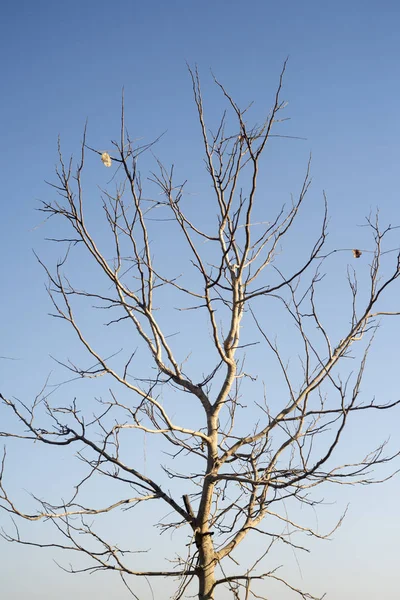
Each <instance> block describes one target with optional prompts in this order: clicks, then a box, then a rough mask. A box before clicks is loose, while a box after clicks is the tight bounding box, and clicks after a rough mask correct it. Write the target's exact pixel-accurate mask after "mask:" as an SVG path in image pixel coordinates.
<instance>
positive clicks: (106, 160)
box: [101, 152, 112, 167]
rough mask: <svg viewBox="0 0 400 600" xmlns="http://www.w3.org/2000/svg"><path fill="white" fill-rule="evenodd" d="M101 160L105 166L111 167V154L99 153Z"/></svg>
mask: <svg viewBox="0 0 400 600" xmlns="http://www.w3.org/2000/svg"><path fill="white" fill-rule="evenodd" d="M101 160H102V163H103V165H104V166H105V167H111V162H112V161H111V156H110V155H109V154H108V152H103V154H102V155H101Z"/></svg>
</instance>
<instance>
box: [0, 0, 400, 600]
mask: <svg viewBox="0 0 400 600" xmlns="http://www.w3.org/2000/svg"><path fill="white" fill-rule="evenodd" d="M399 31H400V5H399V3H398V2H397V1H395V0H390V1H389V0H382V1H380V2H377V1H371V0H363V1H361V0H354V1H353V2H345V1H344V0H338V1H337V2H335V3H333V2H331V3H323V2H318V1H317V0H310V1H305V2H302V3H300V2H297V1H295V0H289V1H288V2H285V3H281V4H280V5H278V4H277V3H275V2H271V1H270V0H250V1H249V2H247V3H244V2H239V1H238V0H231V1H229V2H228V1H227V0H225V1H223V0H218V1H216V0H213V1H211V0H204V1H203V2H201V3H199V2H196V3H195V2H192V1H191V0H175V1H174V0H171V1H170V2H162V1H161V0H148V1H147V2H138V1H135V0H132V1H128V0H116V1H115V2H113V3H109V2H105V1H104V0H100V1H96V2H94V0H81V2H77V0H71V1H70V2H68V3H58V2H50V0H42V1H40V0H39V1H38V2H30V1H28V0H22V1H19V2H17V3H15V4H13V5H11V3H7V4H6V5H5V6H4V7H3V9H2V18H1V20H0V47H1V53H2V56H3V61H2V66H1V70H0V73H1V83H2V90H3V93H2V95H1V97H0V108H1V112H0V114H1V117H0V137H1V140H2V143H1V146H0V164H1V165H2V172H3V173H4V175H5V176H4V177H3V182H2V188H1V206H2V214H1V219H0V245H1V251H2V257H3V259H2V261H1V263H0V273H1V280H2V282H3V283H2V286H1V304H0V305H1V311H0V357H6V358H0V392H1V393H3V394H4V395H5V396H7V395H10V396H13V395H14V396H18V397H19V398H20V399H21V400H23V401H25V402H29V400H31V399H32V396H34V395H35V394H36V393H37V392H38V390H39V389H40V386H41V385H42V384H43V383H44V381H45V379H46V377H47V376H48V374H49V372H50V371H53V375H52V377H53V378H54V379H53V380H52V381H55V382H57V381H59V380H60V378H62V377H63V374H62V371H61V370H60V369H59V367H57V366H55V365H54V361H52V359H51V358H50V355H56V356H57V358H60V359H65V358H66V357H69V356H71V355H73V353H74V352H75V348H76V344H75V340H74V339H73V336H72V335H71V334H70V332H68V331H67V330H66V328H64V329H62V328H61V327H60V326H59V324H58V323H57V324H55V323H54V321H53V320H52V319H51V318H50V317H49V316H48V313H49V312H51V306H50V303H49V300H48V297H47V294H46V291H45V282H46V278H45V274H44V273H43V270H42V269H41V268H40V267H39V265H38V263H37V261H36V259H35V257H34V255H33V252H32V249H33V250H35V251H36V252H38V253H39V254H40V255H41V256H43V257H44V258H45V259H49V260H51V259H52V258H54V253H55V254H56V255H57V256H58V253H59V250H58V248H56V249H54V247H52V246H50V245H49V243H48V242H46V241H45V240H44V238H45V237H51V233H52V229H51V225H52V224H51V223H44V216H43V214H42V213H40V212H37V208H38V207H39V204H40V203H39V200H40V199H49V198H50V197H51V191H50V189H49V188H48V186H47V185H46V183H45V181H53V179H54V178H53V174H54V165H55V164H56V161H57V138H58V136H60V139H61V143H62V147H63V149H64V151H65V153H66V154H67V155H68V154H69V153H74V155H75V156H77V155H78V154H79V147H80V141H81V138H82V131H83V126H84V124H85V121H86V119H87V120H88V143H89V145H91V146H95V147H96V148H99V149H101V150H105V151H110V148H112V146H111V142H110V140H112V139H116V138H117V137H118V133H119V119H120V112H119V111H120V101H121V90H122V88H124V90H125V92H124V93H125V103H126V121H127V125H128V128H129V129H130V132H131V135H132V137H135V138H136V137H137V138H141V139H142V138H143V139H144V140H146V141H149V140H151V139H154V138H156V137H157V136H159V135H160V134H162V133H164V132H165V133H164V135H163V137H162V139H161V141H160V143H159V144H158V145H157V155H159V156H160V157H161V158H162V160H164V161H165V162H166V163H172V162H173V163H174V164H175V165H176V169H177V172H178V173H179V174H182V178H183V179H184V178H188V180H189V182H188V185H189V189H190V192H191V193H192V194H193V198H194V202H195V201H196V198H199V201H200V200H201V198H202V194H204V193H205V190H206V187H205V185H208V183H205V179H204V171H203V170H202V164H201V146H200V138H199V131H198V124H197V122H196V115H195V110H194V104H193V100H192V90H191V82H190V79H189V76H188V72H187V67H186V62H187V63H189V64H190V65H194V64H197V65H198V68H199V71H200V75H201V79H202V89H203V92H204V95H205V99H206V109H207V111H208V115H209V118H210V121H212V120H213V119H214V121H215V119H216V118H217V117H218V116H219V115H220V114H221V110H222V109H223V107H224V106H223V102H222V99H221V95H220V94H219V93H218V91H217V90H216V89H215V87H214V85H213V82H212V77H211V74H210V69H211V70H212V72H213V73H214V74H215V75H216V76H217V77H218V78H219V79H220V80H221V81H222V82H223V83H224V85H225V86H226V87H227V89H228V90H229V91H230V92H231V93H232V96H233V97H234V98H235V99H236V100H237V102H238V103H239V104H241V105H245V104H246V103H249V102H250V101H252V100H254V114H255V115H256V118H261V117H259V116H261V115H262V114H264V113H265V112H267V111H268V108H269V107H270V106H271V102H272V98H273V94H274V91H275V87H276V82H277V80H278V78H279V73H280V70H281V68H282V64H283V62H284V60H285V59H286V57H289V60H288V66H287V72H286V75H285V80H284V87H283V93H282V96H283V98H284V99H285V100H287V101H288V106H287V109H285V115H286V114H287V116H288V117H289V118H290V120H289V121H288V122H285V123H284V124H283V125H282V127H283V129H282V131H283V132H284V133H285V134H286V135H290V136H296V137H299V138H302V139H298V140H296V139H285V140H282V139H280V140H277V141H276V144H275V145H274V146H273V147H272V149H271V150H270V153H269V154H268V161H266V164H265V171H264V172H263V175H262V182H263V185H264V184H265V185H266V186H270V187H269V188H268V189H269V193H270V197H273V198H274V199H275V200H276V201H277V202H286V201H290V194H291V193H294V194H295V193H296V192H297V191H298V189H299V186H300V184H301V177H302V176H303V174H304V171H305V167H306V164H307V160H308V157H309V155H310V153H311V154H312V176H313V184H312V188H311V192H310V199H309V204H308V205H307V206H308V208H307V212H306V213H305V214H306V216H305V217H304V231H307V232H308V231H309V230H310V231H311V229H312V228H313V226H314V225H316V223H317V220H318V218H319V215H320V214H321V212H320V208H321V198H322V194H323V192H324V191H325V192H326V194H327V198H328V202H329V207H330V226H329V229H330V232H331V233H330V237H329V240H328V244H329V243H331V242H330V240H332V244H333V245H335V247H336V246H338V247H342V248H349V247H350V248H351V247H363V248H364V246H363V244H368V243H369V242H368V240H367V238H366V236H365V230H364V229H363V228H361V227H359V226H360V225H361V224H363V223H364V222H365V221H364V219H365V216H366V215H368V214H369V213H370V212H371V211H372V212H374V211H375V210H376V208H377V207H378V206H379V208H380V214H381V218H382V221H383V222H384V223H392V225H397V224H399V223H400V210H399V173H400V169H399V161H400V146H399V139H400V119H399V108H398V105H399V97H400V69H399V58H400V37H399ZM199 157H200V160H199ZM149 164H150V162H149ZM146 165H147V163H146ZM105 171H106V170H105V169H103V168H102V165H101V164H100V163H99V164H97V163H95V161H94V160H92V162H90V161H89V167H88V179H87V190H88V191H87V194H88V200H87V202H88V205H89V206H90V207H91V209H92V207H94V208H95V207H96V205H95V203H96V202H97V198H98V189H97V187H96V186H97V184H98V185H100V186H103V185H105V184H106V182H107V181H108V179H107V175H108V173H105ZM94 208H93V210H94ZM304 231H303V233H304ZM396 239H397V241H396V243H395V246H396V244H397V246H400V241H399V240H398V236H397V238H395V237H394V238H393V240H396ZM292 243H293V247H292V252H293V253H295V252H296V250H297V246H296V245H297V244H300V245H301V244H303V243H304V236H303V238H302V237H301V235H300V234H299V236H298V238H296V240H295V241H293V242H292ZM367 249H368V247H367ZM165 260H167V257H165ZM340 260H341V259H340ZM335 261H336V262H335V263H334V264H335V267H334V273H335V275H336V274H337V273H338V269H339V268H340V264H341V263H340V262H339V258H338V259H336V258H335ZM358 264H359V263H357V268H358ZM360 268H361V267H360ZM335 292H336V290H332V293H331V294H330V293H327V295H326V298H325V306H326V307H328V306H330V304H329V302H330V301H331V300H332V296H334V294H335ZM391 294H392V295H391V296H390V298H389V303H390V305H391V307H392V308H391V309H392V310H396V307H397V309H398V298H399V286H397V288H396V287H394V288H393V291H392V292H391ZM334 318H336V315H333V316H332V319H334ZM398 333H400V324H398V323H394V322H390V323H386V327H383V328H382V332H379V335H378V337H379V339H380V340H381V342H380V343H381V346H379V350H377V351H376V352H375V353H373V354H372V356H371V364H370V371H369V373H368V377H367V378H366V381H365V384H364V387H365V389H364V391H365V393H366V396H365V398H366V400H367V399H369V398H370V397H371V395H373V394H381V395H382V398H379V399H380V400H382V401H385V400H387V401H394V400H396V399H398V397H399V386H398V377H397V370H398V363H399V358H400V353H399V346H398V341H397V340H398V335H397V334H398ZM380 336H381V337H380ZM99 337H100V334H99ZM381 349H382V350H384V351H381ZM79 352H80V351H79ZM7 357H8V358H12V359H15V360H9V359H8V358H7ZM85 383H86V382H85ZM65 389H66V388H65ZM68 390H69V392H70V393H71V394H72V393H76V392H75V390H77V393H81V394H82V395H83V394H88V395H89V396H90V397H91V398H93V397H94V396H95V395H96V393H101V382H100V383H99V382H96V383H95V384H94V385H93V387H90V385H89V384H87V385H83V386H82V385H77V386H76V388H73V387H71V388H68ZM377 412H380V411H377ZM399 417H400V413H399V411H397V412H396V411H394V412H392V413H390V414H384V415H382V414H379V415H376V414H374V415H372V414H371V415H369V416H368V418H365V419H364V418H362V419H360V421H359V422H357V424H355V425H354V427H353V428H352V429H351V431H350V433H349V435H348V436H347V438H346V444H347V446H346V445H345V447H344V448H342V450H341V452H342V454H343V456H346V450H347V449H351V450H352V451H353V450H357V448H358V447H360V448H364V447H370V449H372V448H373V446H374V444H376V443H378V442H379V440H383V439H386V438H390V448H391V450H392V451H396V449H397V448H398V447H399V445H400V436H399V434H398V422H399V421H398V419H399ZM3 418H4V417H3V416H2V410H1V409H0V419H3ZM358 423H359V424H358ZM147 451H148V452H149V453H150V454H149V460H157V456H156V455H155V454H154V455H151V449H150V448H148V449H147ZM35 459H37V461H38V463H39V465H40V464H41V465H42V466H43V464H44V463H46V461H48V471H47V472H45V471H41V474H40V476H39V479H37V477H36V472H35V464H37V463H36V461H35ZM393 466H394V468H399V467H400V464H399V463H398V462H397V463H396V464H395V465H393ZM70 469H71V467H70V463H69V462H68V459H67V455H66V454H65V453H64V452H60V454H59V457H58V456H57V457H55V456H54V455H51V456H49V455H48V453H47V451H46V452H44V451H43V449H39V448H37V447H36V446H35V447H32V448H29V449H28V448H27V449H26V451H25V450H23V449H22V448H21V446H20V445H19V444H15V443H10V444H9V466H8V470H7V477H8V481H9V482H11V485H12V486H13V488H14V489H15V490H16V493H18V497H19V498H21V499H22V500H23V499H25V498H26V499H27V501H28V500H29V496H28V495H27V493H26V491H27V492H29V491H31V490H32V491H33V490H35V491H36V492H37V493H39V494H40V487H41V483H42V484H43V485H44V487H45V488H46V490H48V491H50V493H54V494H56V493H62V483H63V478H64V477H65V478H66V479H68V481H69V478H70V476H71V470H70ZM20 472H22V473H24V476H23V478H21V475H19V473H20ZM385 473H386V471H385ZM378 475H379V472H378ZM40 478H42V479H40ZM24 490H26V491H24ZM399 492H400V484H399V478H398V477H395V478H393V479H392V480H391V481H389V482H387V483H385V484H382V485H379V486H372V487H361V488H345V489H342V488H332V489H329V490H328V491H327V494H328V495H327V506H325V507H323V508H322V509H321V511H322V512H321V516H319V513H318V508H317V509H316V514H318V518H320V519H321V522H322V523H323V524H332V523H334V521H335V519H336V518H337V517H338V516H340V514H341V513H342V512H343V510H344V509H345V508H346V506H347V505H348V504H350V506H349V510H348V515H347V517H346V519H345V521H344V523H343V524H342V526H341V528H340V529H339V530H338V531H337V532H336V533H335V534H334V536H333V540H332V541H331V542H324V541H321V542H318V543H313V544H312V552H311V553H310V554H307V555H305V554H303V555H299V556H297V555H296V556H295V555H293V554H291V553H287V554H284V555H283V556H284V557H285V560H286V561H287V563H286V568H287V570H288V571H289V572H290V573H293V576H294V577H295V579H296V581H298V582H299V584H302V585H303V586H304V588H305V589H306V591H309V592H311V593H316V594H317V593H322V592H324V591H325V592H326V594H327V595H326V599H327V600H355V599H358V598H362V599H363V600H376V598H378V597H379V598H383V599H384V600H397V599H398V581H397V569H398V536H399V533H400V520H399V518H398V498H399ZM316 519H317V516H316ZM121 523H123V522H122V521H121ZM3 525H4V526H6V525H7V527H9V521H8V520H7V519H6V515H5V513H3V512H2V511H0V527H1V526H3ZM131 526H132V527H133V525H132V523H131V522H129V523H128V524H127V525H126V530H125V529H124V532H125V534H126V535H128V533H129V535H130V531H129V527H131ZM39 527H40V526H37V525H34V526H32V527H25V526H24V528H23V529H24V532H25V533H26V534H27V535H29V537H30V539H35V536H36V535H39V536H40V535H42V531H39ZM121 527H124V528H125V525H122V524H121ZM46 531H47V530H46ZM44 535H45V534H44ZM144 535H147V534H146V530H145V529H144V528H143V529H142V528H140V529H139V530H135V529H134V528H133V530H132V537H133V538H136V537H137V536H139V538H140V539H141V540H142V539H143V536H144ZM155 535H156V533H155V532H154V531H153V532H152V533H151V536H152V537H151V539H155V540H156V539H157V538H155V537H154V536H155ZM170 543H171V541H170V538H169V537H168V536H164V537H163V538H161V544H163V545H165V546H166V547H168V545H169V544H170ZM53 558H54V557H53V555H52V553H51V552H50V551H47V550H46V551H42V552H41V551H40V550H39V549H36V548H28V547H21V546H18V545H15V544H12V545H10V544H7V543H6V542H5V541H3V540H2V539H1V538H0V561H1V564H2V568H1V571H2V572H1V577H0V595H1V597H2V598H4V599H6V600H22V599H23V598H27V597H28V598H29V599H30V600H39V599H40V600H54V597H55V596H56V597H57V599H58V600H67V599H69V598H70V597H71V596H76V597H79V598H81V597H84V596H85V597H87V596H89V597H96V599H97V600H106V599H109V598H110V597H112V598H113V600H114V599H115V600H125V598H129V597H130V596H129V594H128V593H127V591H126V589H125V588H124V587H123V586H122V584H121V583H120V581H119V579H118V578H117V577H113V576H112V575H110V574H101V573H100V574H96V575H92V576H89V575H85V574H83V575H75V576H73V575H67V574H65V573H64V572H63V571H61V570H60V569H59V568H58V567H57V566H56V565H55V563H54V562H53ZM57 560H61V558H60V556H58V555H57ZM62 560H63V561H64V564H68V562H69V560H70V557H69V556H67V555H64V556H63V557H62ZM273 589H274V592H275V594H276V595H275V596H274V594H273V593H271V600H273V599H274V598H279V599H280V600H289V598H295V597H296V596H294V595H291V594H289V593H288V592H287V591H285V590H280V591H278V592H276V591H275V588H273ZM140 590H141V592H140V594H139V597H140V600H145V599H147V598H151V594H150V592H149V591H148V590H147V588H145V587H143V588H140ZM155 590H156V594H155V598H156V599H157V600H164V599H163V597H162V589H158V588H157V587H156V588H155ZM141 594H142V595H141ZM218 600H219V597H218ZM221 600H225V597H224V596H223V595H222V594H221Z"/></svg>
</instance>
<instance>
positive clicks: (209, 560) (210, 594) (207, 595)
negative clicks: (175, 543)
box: [196, 532, 215, 600]
mask: <svg viewBox="0 0 400 600" xmlns="http://www.w3.org/2000/svg"><path fill="white" fill-rule="evenodd" d="M196 537H197V539H198V546H197V547H198V549H199V565H198V578H199V600H214V590H215V552H214V547H213V543H212V539H211V535H210V533H209V532H208V533H205V534H204V533H203V534H201V533H198V534H197V536H196Z"/></svg>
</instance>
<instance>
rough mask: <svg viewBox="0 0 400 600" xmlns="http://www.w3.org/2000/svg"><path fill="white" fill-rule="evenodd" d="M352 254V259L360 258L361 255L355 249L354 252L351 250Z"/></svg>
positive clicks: (359, 251)
mask: <svg viewBox="0 0 400 600" xmlns="http://www.w3.org/2000/svg"><path fill="white" fill-rule="evenodd" d="M352 252H353V256H354V258H360V256H361V254H362V252H361V250H358V249H357V248H354V250H352Z"/></svg>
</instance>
